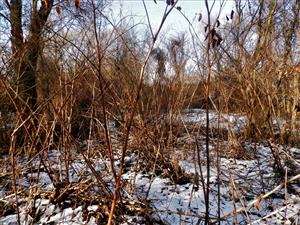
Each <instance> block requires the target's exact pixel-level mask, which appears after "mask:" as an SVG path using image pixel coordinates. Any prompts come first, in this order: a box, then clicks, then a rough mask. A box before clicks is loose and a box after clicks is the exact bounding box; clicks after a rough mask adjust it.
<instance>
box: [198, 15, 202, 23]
mask: <svg viewBox="0 0 300 225" xmlns="http://www.w3.org/2000/svg"><path fill="white" fill-rule="evenodd" d="M201 19H202V14H201V13H200V14H199V17H198V22H200V21H201Z"/></svg>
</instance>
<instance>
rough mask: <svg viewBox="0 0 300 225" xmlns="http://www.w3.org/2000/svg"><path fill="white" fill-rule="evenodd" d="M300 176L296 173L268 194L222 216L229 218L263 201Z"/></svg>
mask: <svg viewBox="0 0 300 225" xmlns="http://www.w3.org/2000/svg"><path fill="white" fill-rule="evenodd" d="M299 178H300V173H299V174H298V175H296V176H294V177H292V178H290V179H289V180H287V181H285V182H282V183H281V184H279V185H278V186H277V187H275V188H274V189H273V190H272V191H269V192H268V193H266V194H264V195H262V196H259V197H258V198H256V199H255V200H253V201H251V202H249V203H248V204H247V206H246V207H241V208H239V209H237V210H236V211H235V212H234V211H233V212H230V213H228V214H226V215H224V216H223V217H222V219H227V218H228V217H231V216H232V215H234V213H239V212H241V211H245V210H246V208H247V207H251V206H253V205H255V204H257V203H259V202H260V201H262V200H263V199H265V198H267V197H268V196H270V195H271V194H273V193H275V192H276V191H278V190H280V189H281V188H282V187H284V185H285V184H286V183H290V182H292V181H294V180H297V179H299Z"/></svg>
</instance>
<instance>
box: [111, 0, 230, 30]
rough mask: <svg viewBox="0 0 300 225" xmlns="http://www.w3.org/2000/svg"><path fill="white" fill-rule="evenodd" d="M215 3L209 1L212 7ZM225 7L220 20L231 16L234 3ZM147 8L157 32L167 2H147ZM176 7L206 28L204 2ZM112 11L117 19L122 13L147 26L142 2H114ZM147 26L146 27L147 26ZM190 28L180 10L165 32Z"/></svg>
mask: <svg viewBox="0 0 300 225" xmlns="http://www.w3.org/2000/svg"><path fill="white" fill-rule="evenodd" d="M212 2H213V1H209V4H210V5H211V4H212ZM225 2H226V3H225V5H224V6H223V9H222V11H221V12H222V13H221V16H220V20H221V21H222V18H225V16H226V14H230V12H231V10H232V9H234V1H231V0H226V1H225ZM145 3H146V7H147V10H148V13H149V17H150V21H151V26H152V27H153V30H154V31H155V30H156V29H157V28H158V26H159V24H160V22H161V19H162V16H163V13H164V10H165V7H166V1H165V0H157V4H155V3H154V1H153V0H145ZM220 3H221V1H220V0H216V3H215V5H214V8H213V9H214V10H213V11H212V18H216V17H217V15H218V12H219V10H220ZM176 6H180V7H181V8H182V9H181V12H182V13H184V14H185V15H186V17H187V18H188V19H189V20H190V22H192V23H193V24H194V25H195V26H202V27H203V26H205V25H204V24H205V22H206V21H207V13H206V8H205V2H204V0H179V1H178V3H177V5H176ZM111 9H112V12H113V17H115V18H117V17H118V16H119V15H120V12H122V16H123V17H124V16H132V18H133V19H134V22H137V23H138V22H141V23H144V24H147V20H146V13H145V9H144V6H143V2H142V0H113V2H112V5H111ZM200 13H201V14H202V18H203V19H202V20H201V23H200V24H199V22H198V21H197V20H198V18H199V15H200ZM122 16H121V17H122ZM145 26H146V25H145ZM188 28H189V23H188V22H187V20H186V19H185V18H184V17H183V16H182V15H181V13H180V12H179V11H178V10H176V9H175V10H173V11H172V12H171V14H170V15H169V17H168V19H167V21H166V23H165V25H164V29H163V31H168V33H170V34H173V33H177V32H187V31H188Z"/></svg>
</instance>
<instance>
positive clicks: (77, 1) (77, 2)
mask: <svg viewBox="0 0 300 225" xmlns="http://www.w3.org/2000/svg"><path fill="white" fill-rule="evenodd" d="M75 7H76V8H77V9H79V8H80V0H75Z"/></svg>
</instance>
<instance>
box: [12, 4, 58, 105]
mask: <svg viewBox="0 0 300 225" xmlns="http://www.w3.org/2000/svg"><path fill="white" fill-rule="evenodd" d="M52 6H53V0H46V1H42V6H41V7H40V9H39V10H38V9H37V1H33V7H32V13H31V19H30V30H29V35H28V37H27V40H26V39H25V38H24V36H23V29H22V0H11V4H10V20H11V35H12V37H11V43H12V52H13V57H14V69H15V73H16V76H17V86H18V94H19V97H20V98H21V99H22V100H21V102H27V105H28V107H26V109H27V110H26V111H28V110H35V109H36V108H37V88H36V76H37V75H36V74H37V73H36V68H37V62H38V56H39V53H40V51H42V45H41V36H42V31H43V28H44V26H45V23H46V22H47V19H48V17H49V14H50V11H51V8H52Z"/></svg>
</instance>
